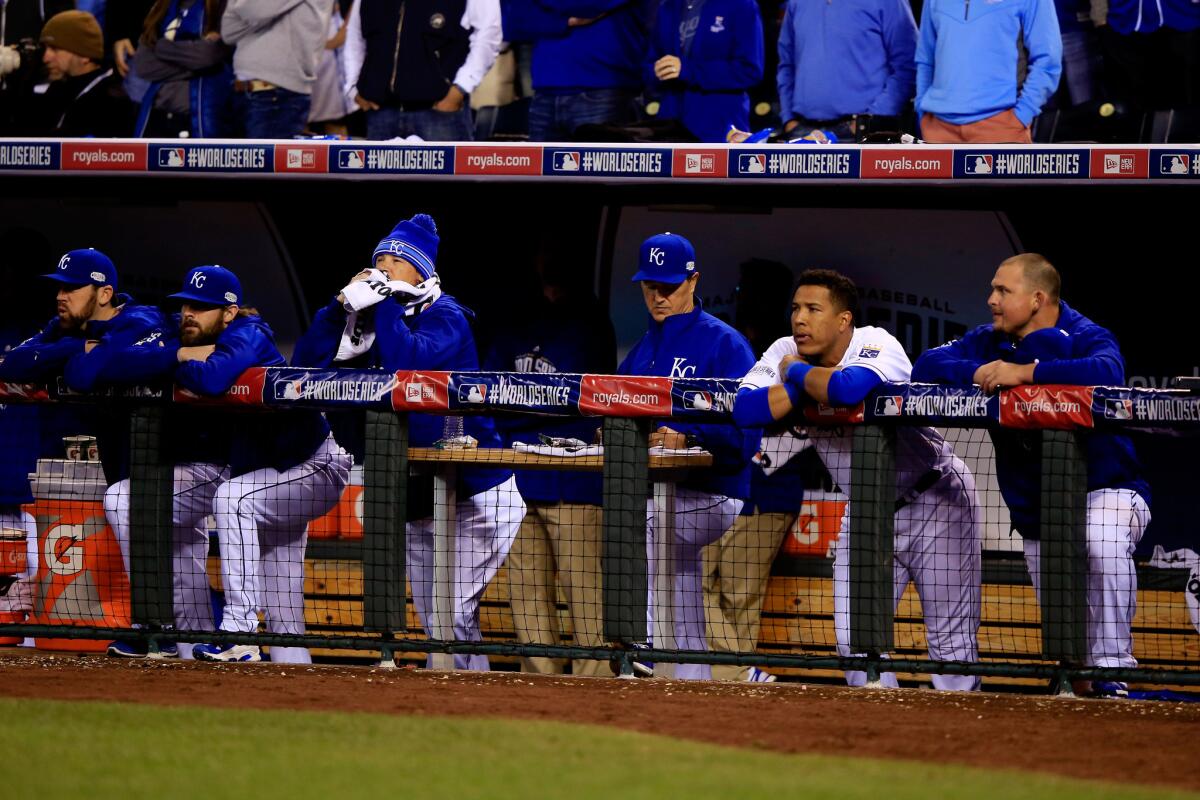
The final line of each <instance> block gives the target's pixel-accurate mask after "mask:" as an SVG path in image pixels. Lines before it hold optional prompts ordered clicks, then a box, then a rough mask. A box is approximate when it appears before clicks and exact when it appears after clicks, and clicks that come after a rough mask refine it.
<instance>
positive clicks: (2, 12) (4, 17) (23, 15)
mask: <svg viewBox="0 0 1200 800" xmlns="http://www.w3.org/2000/svg"><path fill="white" fill-rule="evenodd" d="M74 7H75V4H74V2H72V0H4V2H0V136H11V135H14V134H16V133H24V132H25V131H24V128H25V126H26V125H27V123H28V120H29V115H30V110H29V106H30V103H31V102H32V101H33V87H34V84H37V83H40V82H42V81H44V80H45V68H44V67H43V65H42V60H41V57H40V56H39V55H38V53H37V44H38V38H39V37H40V36H41V33H42V27H43V26H44V25H45V24H46V21H47V20H48V19H50V18H51V17H53V16H54V15H55V14H58V13H59V12H61V11H69V10H70V9H72V8H74Z"/></svg>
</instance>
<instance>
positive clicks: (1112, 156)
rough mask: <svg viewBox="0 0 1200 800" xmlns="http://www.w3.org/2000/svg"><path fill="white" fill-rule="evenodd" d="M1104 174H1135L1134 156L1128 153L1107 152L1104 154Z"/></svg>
mask: <svg viewBox="0 0 1200 800" xmlns="http://www.w3.org/2000/svg"><path fill="white" fill-rule="evenodd" d="M1104 174H1105V175H1132V174H1134V166H1133V156H1132V155H1130V154H1127V153H1105V154H1104Z"/></svg>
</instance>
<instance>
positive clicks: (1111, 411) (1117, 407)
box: [1104, 400, 1133, 419]
mask: <svg viewBox="0 0 1200 800" xmlns="http://www.w3.org/2000/svg"><path fill="white" fill-rule="evenodd" d="M1104 416H1105V418H1106V419H1133V401H1132V400H1109V401H1108V402H1106V403H1105V404H1104Z"/></svg>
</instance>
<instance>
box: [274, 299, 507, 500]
mask: <svg viewBox="0 0 1200 800" xmlns="http://www.w3.org/2000/svg"><path fill="white" fill-rule="evenodd" d="M374 311H375V343H374V344H373V345H372V346H371V349H370V351H369V352H367V353H366V355H364V356H361V357H359V358H357V359H354V360H353V361H339V362H338V363H337V365H336V366H343V367H360V368H383V369H386V370H391V371H395V370H407V369H423V370H446V371H461V372H475V371H478V370H479V355H478V353H477V352H476V350H475V336H474V334H473V333H472V332H471V320H473V319H474V318H475V314H474V312H472V311H471V310H470V309H468V308H466V307H465V306H462V305H459V303H458V301H457V300H455V299H454V298H453V297H451V296H450V295H448V294H443V295H442V296H441V297H439V298H438V299H437V300H436V301H434V303H433V305H431V306H429V308H427V309H425V310H424V311H422V312H421V313H419V314H414V315H412V316H407V317H406V316H405V315H404V306H402V305H401V304H400V303H398V302H397V301H396V300H395V299H390V298H389V299H387V300H384V301H383V302H381V303H378V304H376V305H375V306H374ZM346 318H347V314H346V310H345V308H343V307H342V304H341V303H339V302H338V301H337V299H336V298H334V300H333V301H332V302H330V303H329V305H327V306H325V307H324V308H322V309H321V310H320V311H318V312H317V316H316V318H315V319H314V320H313V323H312V325H311V326H310V327H309V329H308V330H307V331H305V333H304V335H303V336H302V337H300V341H299V342H297V343H296V352H295V353H294V354H293V355H292V364H293V366H297V367H332V366H335V365H334V362H333V359H334V356H336V355H337V350H338V344H339V343H340V342H341V339H342V332H343V331H344V330H345V328H346ZM443 421H444V417H441V416H435V415H432V414H409V415H408V440H409V445H410V446H412V447H432V446H433V444H434V442H436V441H437V440H438V439H441V438H442V433H443V429H444V425H443ZM463 430H464V432H465V433H466V434H468V435H470V436H473V437H475V439H476V440H478V442H479V446H480V447H500V437H499V436H498V435H497V434H496V428H495V426H494V425H493V424H492V419H491V417H484V416H478V415H474V414H472V415H467V416H465V417H464V419H463ZM339 440H340V439H339ZM348 449H350V450H351V451H355V450H357V449H358V448H357V447H356V446H354V445H353V444H352V445H351V446H350V447H349V448H348ZM354 455H355V459H356V460H358V459H359V456H360V453H358V452H355V453H354ZM359 463H361V461H360V462H359ZM510 477H512V471H511V470H503V469H461V470H459V480H458V491H459V498H460V499H466V498H467V497H472V496H474V495H476V494H478V493H479V492H483V491H487V490H488V489H491V488H493V487H496V486H499V485H500V484H501V483H503V482H504V481H506V480H508V479H509V478H510ZM415 499H416V498H413V497H411V496H410V498H409V501H410V504H411V503H412V502H413V501H414V500H415Z"/></svg>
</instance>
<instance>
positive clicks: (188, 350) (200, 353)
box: [177, 344, 217, 364]
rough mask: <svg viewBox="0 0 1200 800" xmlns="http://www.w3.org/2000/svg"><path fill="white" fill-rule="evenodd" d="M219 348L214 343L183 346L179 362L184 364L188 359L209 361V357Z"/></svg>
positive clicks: (180, 349) (180, 350)
mask: <svg viewBox="0 0 1200 800" xmlns="http://www.w3.org/2000/svg"><path fill="white" fill-rule="evenodd" d="M216 349H217V346H216V345H214V344H201V345H196V346H194V347H181V348H179V354H178V356H177V358H178V359H179V363H180V364H183V363H186V362H188V361H207V360H208V357H209V356H211V355H212V354H213V351H214V350H216Z"/></svg>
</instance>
